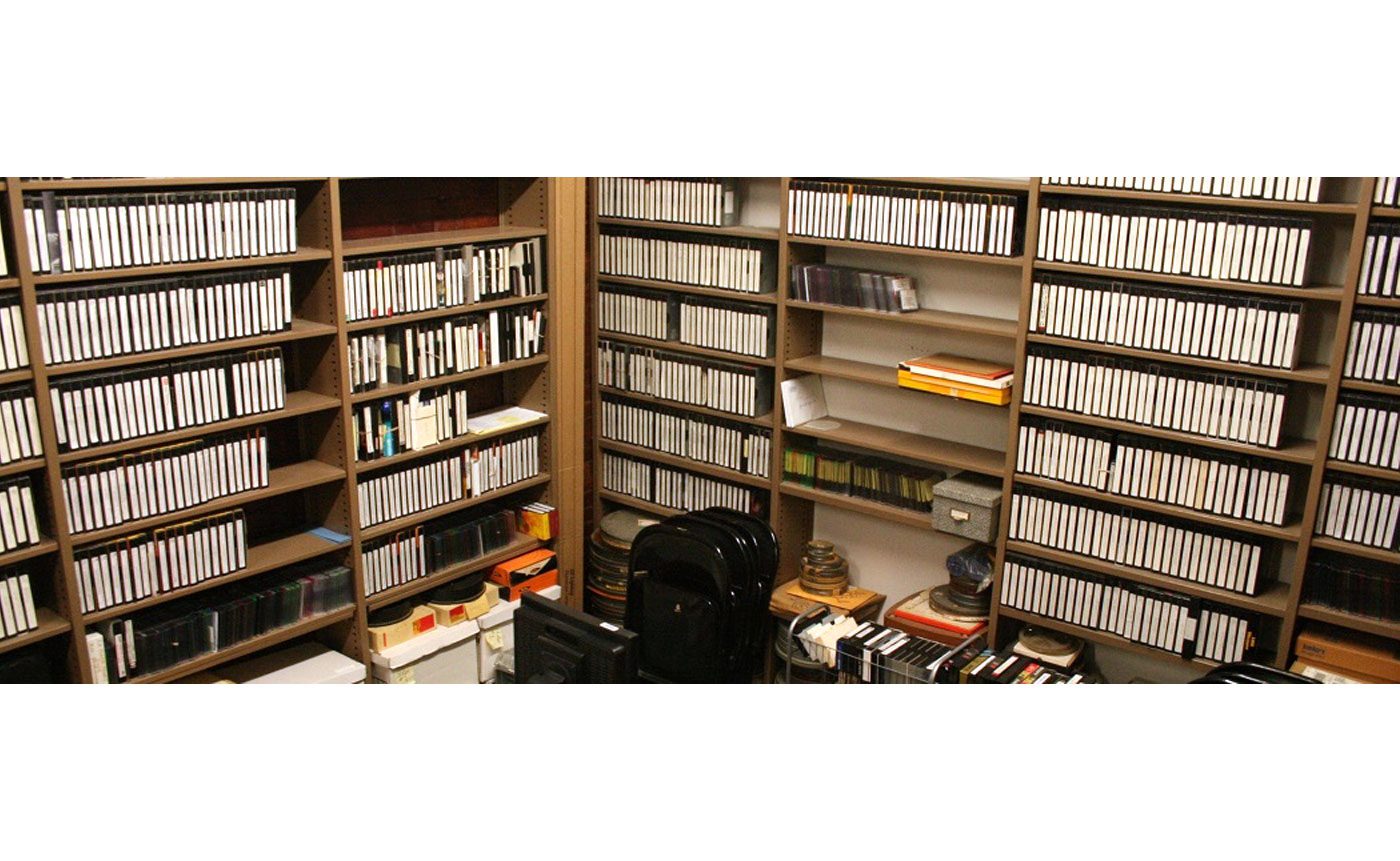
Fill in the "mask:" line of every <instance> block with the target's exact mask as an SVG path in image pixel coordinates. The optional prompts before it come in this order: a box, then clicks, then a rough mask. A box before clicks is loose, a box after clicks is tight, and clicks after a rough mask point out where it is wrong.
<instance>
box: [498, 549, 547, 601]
mask: <svg viewBox="0 0 1400 861" xmlns="http://www.w3.org/2000/svg"><path fill="white" fill-rule="evenodd" d="M490 580H491V582H492V583H495V584H496V585H497V586H500V587H501V597H502V598H503V599H505V600H507V601H518V600H520V596H521V595H523V594H524V593H526V592H538V591H540V590H541V589H548V588H549V587H550V586H557V585H558V584H559V558H558V557H557V556H555V555H554V551H553V550H532V551H530V552H529V553H526V554H524V555H523V556H517V557H515V558H514V559H508V560H506V561H505V562H502V563H501V564H499V565H497V566H496V567H495V568H492V569H491V576H490Z"/></svg>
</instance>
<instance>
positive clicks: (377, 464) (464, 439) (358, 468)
mask: <svg viewBox="0 0 1400 861" xmlns="http://www.w3.org/2000/svg"><path fill="white" fill-rule="evenodd" d="M547 424H549V416H545V417H544V418H539V419H534V420H533V421H528V422H522V423H520V424H518V425H511V426H510V427H508V428H501V429H499V430H493V431H489V432H487V433H482V434H474V433H469V434H463V435H462V436H455V437H452V438H451V439H446V440H443V441H441V442H439V443H438V444H437V445H434V446H429V447H428V448H420V449H418V450H417V451H406V452H402V453H401V454H396V455H394V456H393V457H381V458H379V459H377V460H364V461H360V462H358V463H356V464H355V474H356V475H363V474H365V473H368V472H377V471H379V470H381V469H385V468H387V467H391V466H398V465H400V464H404V463H409V462H411V461H415V460H419V459H421V458H425V457H431V456H432V455H435V454H442V453H443V452H448V451H453V450H456V449H463V448H466V447H467V446H470V445H472V444H474V443H478V442H482V441H484V440H489V439H494V438H495V437H498V436H504V435H505V434H508V433H514V432H515V431H523V430H529V429H530V428H538V427H544V426H545V425H547Z"/></svg>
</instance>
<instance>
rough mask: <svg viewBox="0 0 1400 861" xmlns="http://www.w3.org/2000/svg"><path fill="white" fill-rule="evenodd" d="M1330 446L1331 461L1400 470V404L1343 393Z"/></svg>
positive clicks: (1389, 398)
mask: <svg viewBox="0 0 1400 861" xmlns="http://www.w3.org/2000/svg"><path fill="white" fill-rule="evenodd" d="M1327 445H1328V447H1327V456H1328V457H1331V458H1335V459H1337V460H1344V461H1346V462H1348V463H1359V464H1363V465H1365V466H1377V467H1380V468H1381V469H1391V470H1400V400H1396V399H1395V398H1394V397H1390V396H1387V395H1372V394H1366V393H1363V392H1345V391H1344V392H1342V393H1341V394H1339V395H1338V396H1337V414H1336V417H1335V418H1334V420H1333V423H1332V434H1331V437H1330V439H1329V441H1328V444H1327Z"/></svg>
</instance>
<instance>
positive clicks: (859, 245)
mask: <svg viewBox="0 0 1400 861" xmlns="http://www.w3.org/2000/svg"><path fill="white" fill-rule="evenodd" d="M787 240H788V243H789V244H792V245H820V246H822V247H825V248H847V249H850V250H852V251H881V252H885V253H887V254H901V255H904V256H905V257H927V258H929V259H930V260H959V261H962V262H964V263H977V264H981V265H984V266H1003V267H1007V268H1013V269H1020V268H1022V267H1023V266H1024V265H1025V261H1026V255H1025V253H1024V252H1022V253H1021V254H1017V255H1015V256H1014V257H1003V256H1002V255H999V254H973V253H971V252H967V251H938V250H935V249H933V248H918V247H915V246H912V245H887V244H885V243H881V242H861V241H858V240H854V239H822V238H820V237H816V236H800V235H798V234H796V233H789V234H787Z"/></svg>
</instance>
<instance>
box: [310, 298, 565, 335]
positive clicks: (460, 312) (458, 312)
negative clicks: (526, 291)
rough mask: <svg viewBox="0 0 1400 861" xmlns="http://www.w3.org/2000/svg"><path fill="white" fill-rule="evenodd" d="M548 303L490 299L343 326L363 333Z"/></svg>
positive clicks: (376, 318) (515, 299)
mask: <svg viewBox="0 0 1400 861" xmlns="http://www.w3.org/2000/svg"><path fill="white" fill-rule="evenodd" d="M548 301H549V294H548V293H540V294H538V295H535V296H512V297H510V298H509V299H492V300H491V301H489V302H475V303H468V304H466V305H453V306H451V307H448V308H433V309H432V310H429V311H413V312H410V313H407V314H391V315H390V316H388V317H367V318H365V319H363V320H353V321H350V322H347V323H346V324H345V330H346V331H347V332H363V331H367V330H374V329H384V328H387V327H389V326H407V325H411V324H413V323H422V322H424V321H426V320H438V319H442V318H443V317H465V316H467V315H468V314H486V313H489V312H491V311H495V310H498V309H501V308H513V307H516V306H519V305H540V304H545V303H547V302H548ZM332 328H334V327H332Z"/></svg>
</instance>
